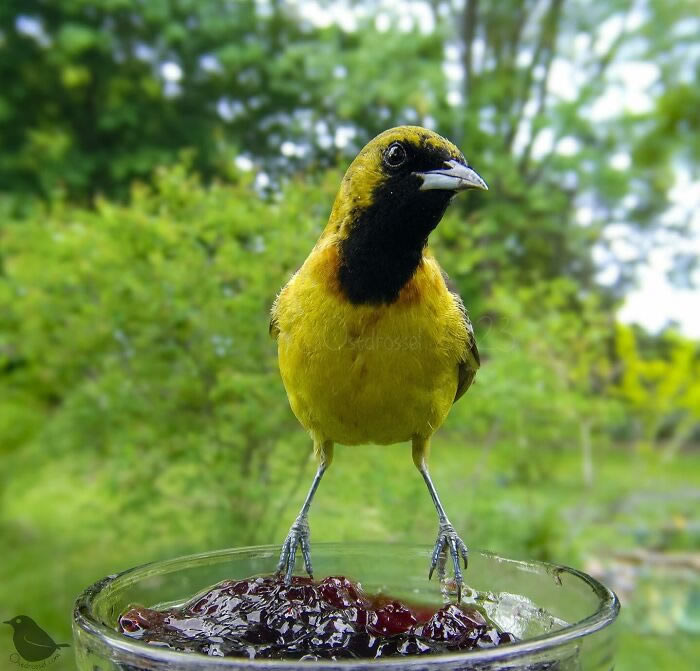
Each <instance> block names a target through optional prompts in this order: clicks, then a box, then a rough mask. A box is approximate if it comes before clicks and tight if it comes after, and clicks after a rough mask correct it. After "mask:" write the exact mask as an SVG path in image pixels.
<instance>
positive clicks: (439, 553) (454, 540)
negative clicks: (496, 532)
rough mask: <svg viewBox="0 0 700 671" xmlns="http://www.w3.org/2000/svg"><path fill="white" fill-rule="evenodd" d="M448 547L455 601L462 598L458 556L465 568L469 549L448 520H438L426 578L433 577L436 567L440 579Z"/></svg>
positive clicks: (460, 570) (461, 578)
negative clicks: (438, 523) (455, 590)
mask: <svg viewBox="0 0 700 671" xmlns="http://www.w3.org/2000/svg"><path fill="white" fill-rule="evenodd" d="M448 549H449V552H450V556H451V557H452V565H453V566H454V571H455V585H456V586H457V601H458V602H459V601H461V600H462V584H463V582H464V580H463V577H462V567H461V566H460V556H461V558H462V559H463V560H464V568H465V569H466V568H467V565H468V563H469V560H468V557H469V551H468V550H467V546H466V545H465V544H464V541H463V540H462V539H461V538H460V537H459V536H458V535H457V532H456V531H455V530H454V527H453V526H452V525H451V524H450V523H449V522H440V529H439V530H438V537H437V540H436V541H435V548H434V549H433V555H432V557H431V560H430V573H428V580H430V579H431V578H432V577H433V571H435V568H436V567H437V569H438V575H439V576H440V578H441V579H442V578H443V577H444V574H445V561H446V559H447V551H448Z"/></svg>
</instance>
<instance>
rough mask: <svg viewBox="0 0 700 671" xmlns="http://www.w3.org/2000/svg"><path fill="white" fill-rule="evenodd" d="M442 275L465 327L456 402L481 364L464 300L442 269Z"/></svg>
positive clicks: (469, 384)
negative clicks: (465, 333)
mask: <svg viewBox="0 0 700 671" xmlns="http://www.w3.org/2000/svg"><path fill="white" fill-rule="evenodd" d="M442 277H443V278H444V280H445V285H446V286H447V290H448V291H449V292H450V294H452V298H453V299H454V301H455V303H456V304H457V307H458V308H459V312H460V314H461V316H462V320H463V321H464V325H465V326H466V328H467V342H466V343H465V347H464V351H463V352H462V357H461V359H460V361H459V363H458V364H457V393H456V394H455V399H454V401H453V402H454V403H456V402H457V401H458V400H459V399H460V398H461V397H462V396H463V395H464V393H465V392H466V391H467V389H469V387H470V386H471V384H472V382H473V381H474V376H475V375H476V371H477V370H479V366H480V365H481V358H480V357H479V350H478V348H477V346H476V338H475V337H474V327H473V326H472V322H471V319H469V313H468V312H467V308H466V307H465V306H464V301H463V300H462V297H461V296H460V295H459V292H458V291H457V287H456V286H455V284H454V282H453V281H452V280H451V279H450V278H449V276H448V275H447V273H446V272H445V271H444V270H443V271H442Z"/></svg>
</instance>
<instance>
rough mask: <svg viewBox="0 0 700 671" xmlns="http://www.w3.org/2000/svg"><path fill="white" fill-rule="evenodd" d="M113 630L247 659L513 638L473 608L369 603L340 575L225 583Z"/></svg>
mask: <svg viewBox="0 0 700 671" xmlns="http://www.w3.org/2000/svg"><path fill="white" fill-rule="evenodd" d="M119 631H121V632H123V633H124V634H126V635H127V636H130V637H132V638H136V639H140V640H142V641H145V642H147V643H149V644H151V645H157V646H163V647H167V648H171V649H173V650H181V651H186V652H199V653H203V654H205V655H213V656H220V657H223V656H226V657H247V658H249V659H253V658H268V659H270V658H274V659H304V660H313V659H346V658H379V657H388V656H396V655H426V654H436V653H444V652H454V651H463V650H472V649H478V648H491V647H493V646H496V645H500V644H502V643H510V642H512V641H514V640H516V639H515V637H514V636H513V635H512V634H509V633H506V632H501V631H499V630H498V629H497V628H496V626H495V625H494V624H493V623H491V622H488V621H487V620H486V618H485V617H484V616H483V615H482V614H481V612H480V611H479V610H477V609H476V608H472V607H468V606H457V605H455V604H450V605H447V606H443V607H442V608H440V609H438V610H435V609H431V608H428V607H425V606H412V605H407V604H404V603H401V602H399V601H395V600H393V599H390V598H388V597H385V596H374V597H372V596H369V595H366V594H364V593H363V591H362V589H361V588H360V586H359V585H357V584H355V583H352V582H350V581H349V580H348V579H347V578H344V577H329V578H324V579H323V580H321V581H320V582H313V581H312V580H311V579H310V578H301V577H294V578H293V579H292V583H291V585H285V584H284V582H283V581H282V580H281V579H280V578H277V577H263V578H250V579H248V580H236V581H234V580H225V581H224V582H221V583H219V584H218V585H215V586H214V587H212V588H211V589H210V590H209V591H208V592H206V593H204V594H200V595H198V596H196V597H194V598H193V599H191V600H190V601H188V602H187V603H185V604H184V605H183V606H180V607H177V608H170V609H167V610H162V611H160V610H151V609H149V608H145V607H143V606H133V607H132V608H131V609H129V610H128V611H127V612H126V613H124V614H123V615H122V616H121V617H120V618H119Z"/></svg>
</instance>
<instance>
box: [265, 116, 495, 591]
mask: <svg viewBox="0 0 700 671" xmlns="http://www.w3.org/2000/svg"><path fill="white" fill-rule="evenodd" d="M467 189H481V190H488V187H487V185H486V182H485V181H484V180H483V179H482V178H481V176H480V175H479V174H478V173H477V172H476V171H475V170H474V169H473V168H472V167H471V166H470V164H469V163H468V162H467V161H466V159H465V158H464V155H463V153H462V152H461V151H460V150H459V149H458V148H457V147H456V146H455V145H454V144H453V143H452V142H450V141H449V140H447V139H445V138H444V137H442V136H441V135H439V134H437V133H436V132H434V131H431V130H429V129H426V128H422V127H419V126H399V127H396V128H390V129H389V130H386V131H384V132H383V133H381V134H379V135H377V136H376V137H375V138H374V139H372V140H371V141H370V142H369V143H368V144H367V145H366V146H365V147H364V148H363V149H362V150H361V151H360V152H359V154H358V155H357V156H356V157H355V159H354V160H353V161H352V163H351V164H350V166H349V168H348V169H347V172H346V173H345V175H344V177H343V179H342V181H341V184H340V188H339V190H338V194H337V196H336V198H335V201H334V203H333V207H332V209H331V213H330V217H329V219H328V223H327V225H326V226H325V228H324V230H323V231H322V233H321V235H320V237H319V238H318V240H317V242H316V244H315V245H314V247H313V249H312V250H311V253H310V254H309V256H308V257H307V258H306V260H305V261H304V263H303V265H302V266H301V267H300V268H299V269H298V270H297V271H296V272H295V273H294V274H293V275H292V277H291V278H290V280H289V281H288V282H287V284H286V285H285V286H284V287H283V288H282V289H281V291H280V292H279V294H278V295H277V297H276V299H275V301H274V303H273V305H272V309H271V319H270V327H269V330H270V334H271V335H272V337H273V338H274V339H275V340H276V341H277V354H278V364H279V370H280V374H281V377H282V381H283V384H284V387H285V390H286V392H287V397H288V400H289V403H290V406H291V409H292V411H293V413H294V414H295V415H296V417H297V419H298V420H299V422H300V424H301V425H302V426H303V427H304V428H305V429H306V430H307V431H308V432H309V434H310V435H311V438H312V441H313V448H314V453H315V455H316V457H317V459H318V468H317V471H316V474H315V476H314V478H313V481H312V483H311V487H310V489H309V491H308V494H307V496H306V499H305V501H304V504H303V506H302V508H301V511H300V512H299V515H298V516H297V517H296V519H295V520H294V522H293V524H292V525H291V528H290V530H289V533H288V535H287V537H286V538H285V540H284V543H283V544H282V549H281V552H280V557H279V563H278V565H277V573H278V575H280V576H283V577H284V580H285V582H287V583H289V582H290V581H291V578H292V573H293V570H294V567H295V561H296V555H297V549H298V548H300V549H301V554H302V557H303V561H304V568H305V569H306V572H307V573H308V574H309V575H310V576H312V577H313V572H312V563H311V546H310V528H309V522H308V513H309V508H310V506H311V502H312V500H313V497H314V494H315V493H316V490H317V489H318V486H319V483H320V482H321V478H322V477H323V475H324V473H325V472H326V470H327V469H328V467H329V466H330V465H331V462H332V460H333V454H334V445H335V444H336V443H337V444H340V445H347V446H351V445H359V444H376V445H389V444H394V443H401V442H410V443H411V445H412V456H413V462H414V464H415V466H416V468H417V469H418V471H419V472H420V474H421V475H422V477H423V480H424V481H425V484H426V486H427V488H428V491H429V493H430V497H431V499H432V501H433V504H434V506H435V509H436V511H437V516H438V535H437V539H436V541H435V545H434V548H433V551H432V554H431V557H430V566H429V572H428V578H429V579H430V578H431V577H432V575H433V572H434V570H435V568H436V566H438V567H439V570H438V573H439V574H441V576H442V574H443V569H444V564H445V562H446V560H447V553H448V551H449V555H450V557H451V559H452V565H453V568H454V576H455V584H456V588H457V598H458V600H461V590H462V584H463V573H462V569H461V561H460V559H461V560H463V561H464V568H465V570H466V568H467V565H468V549H467V546H466V544H465V543H464V542H463V541H462V539H461V538H460V537H459V535H458V534H457V532H456V531H455V529H454V527H453V526H452V524H451V523H450V521H449V518H448V517H447V514H446V513H445V510H444V508H443V506H442V503H441V502H440V498H439V496H438V493H437V490H436V488H435V486H434V484H433V482H432V479H431V477H430V473H429V470H428V456H429V452H430V439H431V436H432V435H433V433H434V432H435V431H436V430H437V429H438V428H439V427H440V425H441V424H442V423H443V422H444V420H445V418H446V417H447V414H448V412H449V411H450V408H451V406H452V404H453V403H454V402H455V401H457V400H458V399H459V398H460V397H461V396H462V395H463V394H464V393H465V392H466V391H467V389H468V388H469V387H470V385H471V384H472V381H473V380H474V376H475V374H476V372H477V370H478V368H479V366H480V359H479V351H478V349H477V344H476V339H475V336H474V329H473V327H472V324H471V321H470V319H469V315H468V313H467V310H466V308H465V305H464V302H463V301H462V299H461V298H460V296H459V294H458V293H457V291H456V288H455V287H454V285H453V284H452V282H451V281H450V279H449V277H448V276H447V274H446V273H445V272H444V271H443V270H442V269H441V267H440V266H439V264H438V262H437V260H436V259H435V257H434V256H433V254H432V252H431V251H430V249H429V247H428V236H429V235H430V233H431V232H432V231H433V230H434V229H435V228H436V227H437V225H438V224H439V222H440V220H441V219H442V216H443V214H444V212H445V210H446V208H447V206H448V205H449V203H450V201H451V200H452V199H453V197H454V196H455V195H456V194H457V193H458V192H460V191H464V190H467Z"/></svg>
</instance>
